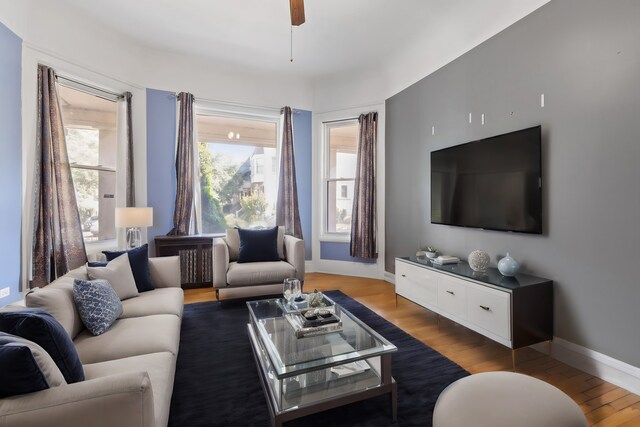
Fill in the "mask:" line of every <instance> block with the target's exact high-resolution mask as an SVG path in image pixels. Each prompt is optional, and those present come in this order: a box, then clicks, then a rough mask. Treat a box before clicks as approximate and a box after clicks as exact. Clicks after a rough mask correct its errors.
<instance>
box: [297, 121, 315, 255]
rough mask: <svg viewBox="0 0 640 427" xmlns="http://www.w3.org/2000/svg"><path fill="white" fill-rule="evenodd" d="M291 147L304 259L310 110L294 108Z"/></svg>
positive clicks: (307, 243)
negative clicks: (294, 164) (293, 152)
mask: <svg viewBox="0 0 640 427" xmlns="http://www.w3.org/2000/svg"><path fill="white" fill-rule="evenodd" d="M293 149H294V151H295V157H296V184H297V186H298V209H299V210H300V223H301V225H302V237H304V253H305V259H311V182H312V177H311V166H312V160H311V152H312V151H313V150H312V145H311V111H305V110H295V111H294V114H293Z"/></svg>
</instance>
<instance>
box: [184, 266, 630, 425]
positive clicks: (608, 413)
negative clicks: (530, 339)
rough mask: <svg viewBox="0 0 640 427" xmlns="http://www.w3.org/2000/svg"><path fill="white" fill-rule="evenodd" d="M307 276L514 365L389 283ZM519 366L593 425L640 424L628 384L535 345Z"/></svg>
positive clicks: (428, 340)
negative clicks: (588, 370)
mask: <svg viewBox="0 0 640 427" xmlns="http://www.w3.org/2000/svg"><path fill="white" fill-rule="evenodd" d="M305 279H306V280H305V284H304V288H305V291H307V292H308V291H312V290H313V289H318V290H319V291H328V290H340V291H342V292H344V293H345V294H347V295H349V296H350V297H351V298H353V299H355V300H357V301H359V302H360V303H362V304H364V305H366V306H367V307H369V309H371V310H373V311H374V312H376V313H377V314H379V315H380V316H382V317H384V318H385V319H387V320H388V321H390V322H391V323H393V324H395V325H396V326H398V327H399V328H401V329H403V330H404V331H406V332H407V333H409V334H411V335H412V336H413V337H415V338H416V339H419V340H420V341H422V342H423V343H425V344H427V345H428V346H430V347H432V348H434V349H435V350H437V351H439V352H440V353H442V354H443V355H445V356H446V357H448V358H449V359H451V360H453V361H454V362H456V363H457V364H459V365H460V366H462V367H463V368H464V369H466V370H467V371H469V372H471V373H473V374H475V373H479V372H487V371H498V370H500V371H509V370H513V367H512V366H513V365H512V360H511V350H510V349H508V348H506V347H504V346H502V345H500V344H497V343H495V342H493V341H491V340H490V339H488V338H485V337H483V336H482V335H479V334H477V333H475V332H473V331H470V330H469V329H466V328H465V327H463V326H459V325H457V324H455V323H454V322H451V321H450V320H447V319H445V318H443V317H440V316H438V315H436V314H435V313H432V312H430V311H429V310H427V309H425V308H423V307H421V306H419V305H417V304H414V303H413V302H411V301H409V300H406V299H404V298H402V297H398V298H397V304H396V296H395V289H394V286H393V285H392V284H390V283H387V282H385V281H382V280H375V279H364V278H359V277H350V276H338V275H331V274H321V273H310V274H307V275H306V278H305ZM215 299H216V297H215V292H214V291H213V289H211V288H207V289H190V290H186V291H185V303H193V302H200V301H215ZM516 371H517V372H520V373H523V374H527V375H531V376H533V377H536V378H539V379H541V380H544V381H546V382H548V383H550V384H553V385H554V386H556V387H558V388H559V389H561V390H562V391H564V392H565V393H567V394H568V395H569V396H571V398H573V399H574V400H575V401H576V402H577V403H578V404H579V405H580V407H581V408H582V410H583V411H584V413H585V415H586V417H587V419H588V420H589V424H590V425H591V426H597V427H605V426H606V427H610V426H625V427H627V426H640V396H638V395H636V394H633V393H631V392H629V391H627V390H625V389H623V388H620V387H617V386H615V385H613V384H610V383H608V382H606V381H603V380H601V379H600V378H597V377H594V376H593V375H589V374H587V373H584V372H582V371H580V370H578V369H575V368H573V367H571V366H568V365H566V364H564V363H562V362H559V361H557V360H555V359H553V358H551V357H549V356H547V355H545V354H542V353H539V352H537V351H535V350H533V349H530V348H525V349H520V350H518V351H517V352H516Z"/></svg>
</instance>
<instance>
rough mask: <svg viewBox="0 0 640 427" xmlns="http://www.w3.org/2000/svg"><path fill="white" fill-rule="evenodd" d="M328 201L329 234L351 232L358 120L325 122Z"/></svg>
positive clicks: (327, 225) (327, 229)
mask: <svg viewBox="0 0 640 427" xmlns="http://www.w3.org/2000/svg"><path fill="white" fill-rule="evenodd" d="M324 126H325V139H326V140H325V147H326V151H325V156H326V160H325V165H326V170H325V191H326V193H325V200H326V204H325V206H326V209H327V211H326V219H327V222H326V224H325V227H326V229H325V231H326V232H327V233H337V234H348V233H350V232H351V211H352V209H353V186H354V182H355V174H356V156H357V150H358V121H357V120H345V121H339V122H333V123H325V125H324Z"/></svg>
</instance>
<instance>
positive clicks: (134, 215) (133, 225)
mask: <svg viewBox="0 0 640 427" xmlns="http://www.w3.org/2000/svg"><path fill="white" fill-rule="evenodd" d="M152 225H153V208H116V227H119V228H126V229H127V249H131V248H135V247H138V246H140V243H141V240H142V236H141V234H140V227H151V226H152Z"/></svg>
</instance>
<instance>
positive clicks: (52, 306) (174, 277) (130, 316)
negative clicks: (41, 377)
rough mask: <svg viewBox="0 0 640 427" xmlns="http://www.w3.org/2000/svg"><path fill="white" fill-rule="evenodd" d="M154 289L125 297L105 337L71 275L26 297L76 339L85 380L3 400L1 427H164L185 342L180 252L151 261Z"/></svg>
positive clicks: (80, 272) (81, 274) (76, 274)
mask: <svg viewBox="0 0 640 427" xmlns="http://www.w3.org/2000/svg"><path fill="white" fill-rule="evenodd" d="M149 267H150V270H151V278H152V280H153V283H154V285H155V287H156V289H155V290H152V291H148V292H141V293H140V295H139V296H137V297H134V298H130V299H126V300H124V301H122V305H123V314H122V316H120V318H119V319H118V320H116V321H115V323H114V324H113V325H111V327H110V328H109V330H107V332H105V333H104V334H102V335H98V336H93V335H91V333H89V331H87V330H86V329H84V325H83V324H82V321H81V320H80V317H79V315H78V311H77V309H75V304H74V303H73V295H72V286H73V279H74V278H80V279H87V278H88V277H87V274H86V268H85V267H81V268H79V269H76V270H73V271H71V272H69V273H68V274H67V275H65V276H63V277H61V278H59V279H58V280H56V281H55V282H53V283H51V284H50V285H48V286H47V287H45V288H43V289H39V290H37V291H35V292H33V293H31V294H29V295H27V297H26V305H27V306H28V307H40V308H43V309H45V310H47V311H49V312H50V313H51V314H52V315H53V316H54V317H55V318H56V319H57V320H58V321H59V322H60V323H61V325H62V326H63V327H64V328H65V330H66V331H67V332H68V333H69V335H70V336H71V338H72V339H73V342H74V344H75V345H76V348H77V350H78V355H79V356H80V360H81V362H82V364H83V367H84V374H85V380H84V381H82V382H78V383H73V384H66V385H62V386H59V387H53V388H50V389H47V390H43V391H39V392H35V393H29V394H24V395H20V396H13V397H9V398H5V399H0V426H2V427H4V426H65V427H74V426H83V427H84V426H92V427H102V426H104V427H112V426H115V427H128V426H136V427H140V426H145V427H146V426H166V425H167V422H168V419H169V408H170V403H171V394H172V392H173V379H174V374H175V367H176V357H177V355H178V345H179V341H180V324H181V321H182V312H183V307H184V294H183V291H182V289H181V288H180V262H179V258H178V257H163V258H151V259H149Z"/></svg>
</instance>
